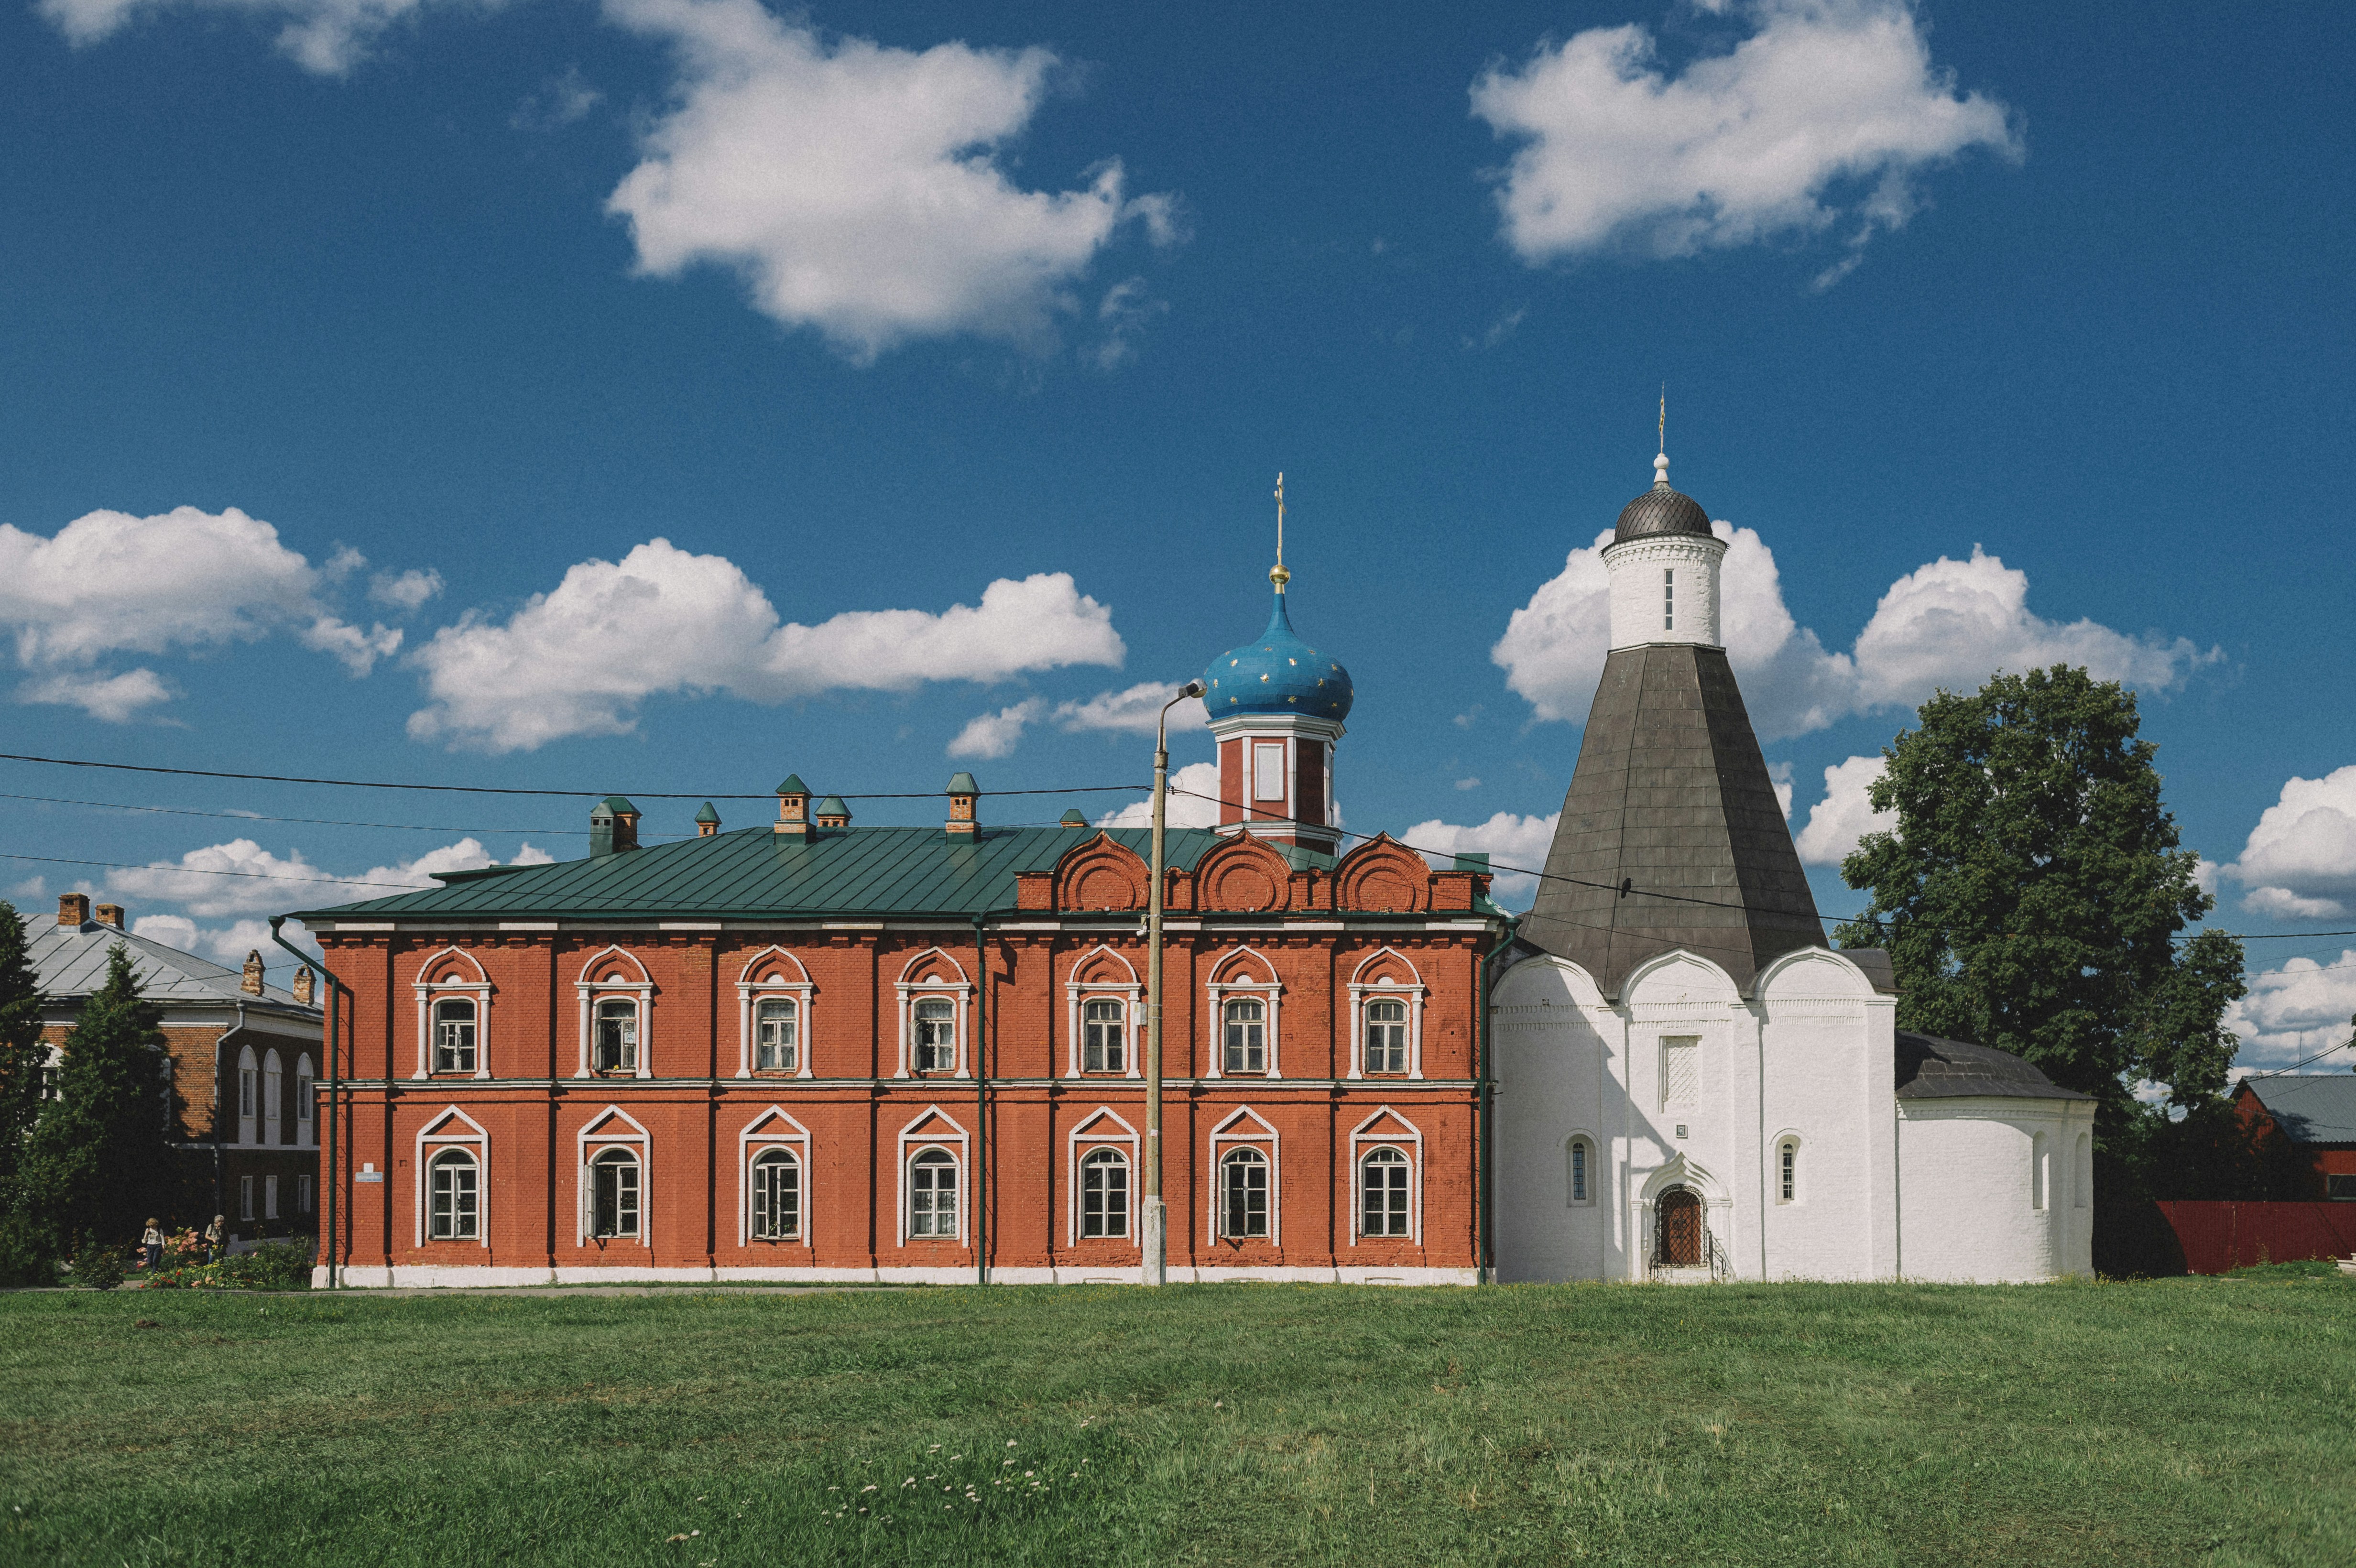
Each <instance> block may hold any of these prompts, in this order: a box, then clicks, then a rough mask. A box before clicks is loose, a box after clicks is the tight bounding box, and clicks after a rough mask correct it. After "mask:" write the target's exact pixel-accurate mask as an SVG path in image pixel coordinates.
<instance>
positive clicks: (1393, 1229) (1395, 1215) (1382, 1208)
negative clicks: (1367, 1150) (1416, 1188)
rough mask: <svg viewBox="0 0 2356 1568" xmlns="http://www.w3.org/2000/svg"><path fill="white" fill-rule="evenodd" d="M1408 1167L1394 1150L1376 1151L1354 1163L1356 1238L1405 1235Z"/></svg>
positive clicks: (1404, 1159) (1406, 1230)
mask: <svg viewBox="0 0 2356 1568" xmlns="http://www.w3.org/2000/svg"><path fill="white" fill-rule="evenodd" d="M1358 1170H1359V1179H1358V1233H1359V1234H1360V1235H1362V1236H1404V1235H1406V1234H1407V1233H1408V1194H1407V1181H1408V1162H1407V1156H1405V1155H1404V1154H1401V1153H1400V1152H1399V1151H1398V1150H1397V1149H1395V1148H1378V1149H1376V1150H1375V1151H1374V1152H1373V1153H1372V1154H1370V1155H1368V1156H1366V1157H1365V1159H1363V1160H1361V1161H1359V1162H1358Z"/></svg>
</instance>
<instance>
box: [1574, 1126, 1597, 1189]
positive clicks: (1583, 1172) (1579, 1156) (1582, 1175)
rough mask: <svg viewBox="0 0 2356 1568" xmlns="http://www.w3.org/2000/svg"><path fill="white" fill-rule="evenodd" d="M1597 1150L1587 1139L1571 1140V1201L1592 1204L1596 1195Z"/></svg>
mask: <svg viewBox="0 0 2356 1568" xmlns="http://www.w3.org/2000/svg"><path fill="white" fill-rule="evenodd" d="M1594 1166H1595V1149H1594V1147H1593V1146H1592V1145H1590V1143H1589V1142H1588V1141H1587V1140H1586V1139H1585V1138H1573V1139H1571V1140H1570V1200H1571V1201H1572V1202H1573V1203H1591V1202H1593V1201H1594V1200H1595V1198H1594V1193H1595V1188H1594Z"/></svg>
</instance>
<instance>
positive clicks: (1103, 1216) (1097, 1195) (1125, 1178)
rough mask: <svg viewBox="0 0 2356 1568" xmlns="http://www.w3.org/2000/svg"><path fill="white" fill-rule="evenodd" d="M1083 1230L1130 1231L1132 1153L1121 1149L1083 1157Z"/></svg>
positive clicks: (1114, 1233)
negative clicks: (1130, 1159)
mask: <svg viewBox="0 0 2356 1568" xmlns="http://www.w3.org/2000/svg"><path fill="white" fill-rule="evenodd" d="M1080 1234H1081V1235H1082V1236H1126V1235H1128V1234H1129V1157H1128V1156H1126V1155H1124V1154H1122V1153H1121V1152H1120V1151H1119V1150H1118V1149H1109V1148H1100V1149H1098V1150H1097V1151H1096V1152H1095V1153H1093V1154H1091V1155H1089V1156H1088V1157H1087V1158H1086V1159H1084V1160H1082V1161H1080Z"/></svg>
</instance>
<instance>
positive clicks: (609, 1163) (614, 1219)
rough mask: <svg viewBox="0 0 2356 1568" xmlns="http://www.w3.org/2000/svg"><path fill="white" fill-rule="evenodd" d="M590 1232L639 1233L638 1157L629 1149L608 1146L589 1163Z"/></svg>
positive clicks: (597, 1233)
mask: <svg viewBox="0 0 2356 1568" xmlns="http://www.w3.org/2000/svg"><path fill="white" fill-rule="evenodd" d="M589 1176H590V1191H591V1200H590V1215H589V1233H590V1234H591V1235H593V1236H636V1235H637V1233H638V1157H637V1156H636V1155H634V1154H632V1153H631V1152H630V1151H629V1150H627V1149H619V1148H609V1149H607V1150H606V1151H605V1153H604V1154H601V1155H599V1156H598V1157H596V1158H595V1159H594V1161H592V1162H591V1163H590V1166H589Z"/></svg>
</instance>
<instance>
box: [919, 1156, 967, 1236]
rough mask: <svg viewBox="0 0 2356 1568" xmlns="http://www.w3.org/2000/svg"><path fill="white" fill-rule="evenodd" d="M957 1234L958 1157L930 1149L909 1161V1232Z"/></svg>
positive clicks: (932, 1234)
mask: <svg viewBox="0 0 2356 1568" xmlns="http://www.w3.org/2000/svg"><path fill="white" fill-rule="evenodd" d="M957 1233H958V1168H957V1157H956V1156H954V1155H952V1154H950V1153H949V1152H948V1150H947V1149H937V1148H928V1149H926V1150H925V1151H924V1152H923V1153H922V1154H920V1155H918V1156H917V1157H916V1158H915V1159H913V1160H911V1161H909V1162H908V1234H910V1235H912V1236H955V1235H956V1234H957Z"/></svg>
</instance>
